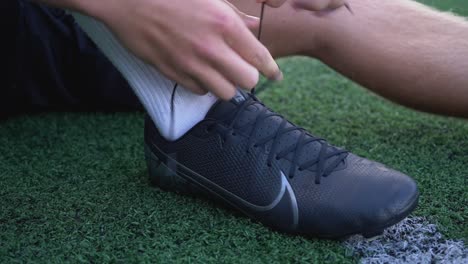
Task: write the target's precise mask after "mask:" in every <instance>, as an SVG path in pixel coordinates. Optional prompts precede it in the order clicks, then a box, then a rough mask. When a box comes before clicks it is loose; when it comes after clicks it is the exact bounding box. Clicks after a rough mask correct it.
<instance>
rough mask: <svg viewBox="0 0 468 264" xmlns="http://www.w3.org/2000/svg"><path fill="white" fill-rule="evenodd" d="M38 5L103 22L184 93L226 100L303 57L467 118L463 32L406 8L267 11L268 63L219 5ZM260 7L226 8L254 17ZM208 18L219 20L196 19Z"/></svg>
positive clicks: (300, 2) (63, 0)
mask: <svg viewBox="0 0 468 264" xmlns="http://www.w3.org/2000/svg"><path fill="white" fill-rule="evenodd" d="M42 1H43V2H46V3H49V4H54V5H58V6H61V7H67V8H72V9H76V10H79V11H82V12H83V13H86V14H88V15H91V16H94V17H96V18H98V19H100V20H102V21H104V22H105V23H106V24H107V25H108V26H109V27H110V28H111V29H112V30H113V31H114V33H116V35H117V36H119V37H120V39H121V40H122V41H123V43H124V44H125V45H127V47H129V48H130V49H131V50H132V51H133V52H134V53H135V54H136V55H137V56H140V57H141V58H142V59H144V60H146V61H147V62H149V63H151V64H153V65H154V66H155V67H156V68H158V69H159V70H161V71H162V72H163V73H164V74H166V75H167V76H168V77H170V78H172V79H174V80H175V81H177V82H179V83H181V84H183V85H184V86H185V87H187V88H189V89H191V90H192V91H194V92H198V93H204V92H206V91H211V92H213V93H215V94H216V95H218V96H219V97H221V98H223V99H229V98H230V97H231V96H232V95H233V93H234V87H235V86H236V85H238V86H241V87H243V88H250V87H253V85H252V84H254V83H255V82H256V81H257V80H258V75H256V74H257V73H256V72H257V70H258V71H260V72H262V73H263V74H265V75H266V76H267V77H269V78H271V79H276V80H278V79H281V73H280V71H279V69H278V68H277V67H276V64H275V63H274V61H273V60H272V56H271V55H270V53H271V54H272V55H273V57H276V58H278V57H284V56H289V55H306V56H311V57H315V58H318V59H320V60H322V61H323V62H325V63H326V64H328V65H330V66H331V67H332V68H334V69H336V70H337V71H338V72H340V73H342V74H343V75H345V76H347V77H348V78H350V79H352V80H354V81H356V82H357V83H359V84H361V85H363V86H364V87H367V88H369V89H371V90H372V91H374V92H376V93H378V94H380V95H382V96H384V97H386V98H389V99H390V100H393V101H395V102H397V103H400V104H403V105H406V106H409V107H412V108H415V109H418V110H422V111H427V112H433V113H438V114H445V115H453V116H460V117H468V73H467V71H468V70H467V69H468V36H467V35H468V22H467V21H466V20H464V19H462V18H459V17H456V16H454V15H450V14H444V13H441V12H437V11H434V10H431V9H430V8H428V7H425V6H423V5H421V4H418V3H416V2H414V1H411V0H349V5H350V6H351V7H352V10H353V12H354V15H352V14H350V12H348V11H347V10H346V9H345V8H343V6H344V5H345V2H344V1H343V0H290V1H289V4H284V1H285V0H274V1H273V0H270V1H267V3H268V4H269V5H271V6H274V7H279V6H281V7H279V8H276V9H270V8H269V9H268V10H267V12H266V16H265V21H264V29H263V30H264V31H263V38H262V42H263V43H264V44H265V45H266V47H267V48H268V50H269V51H270V53H268V52H267V50H266V49H265V48H264V47H263V46H262V45H261V44H260V43H259V42H258V41H256V40H255V39H253V36H252V35H251V34H250V35H249V33H247V31H246V29H247V27H249V28H251V29H254V28H255V27H256V26H258V21H255V18H253V17H247V16H244V15H243V14H242V13H241V12H238V11H235V10H233V9H232V7H229V8H226V7H228V6H229V5H226V3H225V2H223V1H212V0H193V1H182V0H174V1H163V0H141V1H137V2H133V1H126V0H102V1H94V0H42ZM263 1H265V0H257V3H256V2H255V1H254V0H232V1H230V2H231V3H232V4H233V5H234V6H236V7H237V8H238V9H240V10H241V11H243V12H245V13H247V14H249V15H252V16H258V14H259V12H260V5H259V4H258V2H263ZM129 3H130V4H129ZM135 3H137V4H135ZM188 3H190V4H191V5H190V6H187V5H188ZM214 3H216V4H214ZM221 4H223V5H221ZM109 7H113V8H109ZM330 9H336V10H333V11H332V12H330V11H326V10H330ZM161 10H164V12H158V11H161ZM193 10H197V12H193ZM299 10H302V11H299ZM311 10H321V11H322V12H319V13H313V12H310V11H311ZM186 11H188V12H186ZM152 14H158V15H157V16H156V15H152ZM198 14H203V15H198ZM207 14H210V15H207ZM213 17H218V18H222V19H214V20H213V19H211V20H209V21H207V19H206V18H213ZM181 21H182V22H181ZM184 21H185V22H184ZM249 21H250V22H249ZM177 23H179V24H177ZM180 23H182V24H183V25H187V27H181V26H180ZM173 25H178V26H176V27H174V26H173ZM161 28H162V29H164V30H160V29H161ZM219 29H221V30H219ZM168 33H169V34H168ZM161 35H162V36H163V37H161ZM200 36H203V45H200V44H199V43H200ZM206 36H208V37H206ZM234 40H235V41H234ZM239 40H240V41H239ZM168 43H169V44H168ZM194 47H195V49H194ZM196 47H198V48H196ZM161 50H162V51H164V52H160V51H161ZM193 50H195V52H192V51H193ZM155 51H158V52H155ZM160 54H164V56H161V55H160Z"/></svg>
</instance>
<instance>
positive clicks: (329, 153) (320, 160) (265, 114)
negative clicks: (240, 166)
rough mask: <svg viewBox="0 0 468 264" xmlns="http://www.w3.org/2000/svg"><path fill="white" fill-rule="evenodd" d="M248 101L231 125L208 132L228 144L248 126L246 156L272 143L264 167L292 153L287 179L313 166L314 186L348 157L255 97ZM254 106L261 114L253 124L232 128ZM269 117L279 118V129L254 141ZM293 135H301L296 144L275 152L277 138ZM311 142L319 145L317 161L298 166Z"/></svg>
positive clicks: (278, 139)
mask: <svg viewBox="0 0 468 264" xmlns="http://www.w3.org/2000/svg"><path fill="white" fill-rule="evenodd" d="M249 97H250V98H249V99H247V100H246V101H245V102H244V103H243V104H242V105H240V106H239V109H238V111H237V113H236V114H235V116H234V118H233V119H232V121H231V122H230V123H229V125H228V126H227V127H226V126H224V125H221V124H220V123H219V122H220V121H219V122H216V123H213V124H212V125H211V126H210V128H209V129H208V130H209V131H211V130H213V128H214V129H216V130H217V132H218V133H220V135H221V136H222V137H223V139H224V141H225V142H226V141H228V138H229V137H230V136H231V137H235V136H237V133H236V130H242V129H243V128H244V127H246V126H249V125H252V126H253V128H252V130H251V131H250V134H249V135H247V138H248V143H247V152H249V149H251V148H252V147H254V148H258V147H261V146H264V145H266V144H268V143H269V142H272V143H271V149H270V152H269V156H268V159H267V166H269V167H271V166H273V160H274V159H276V160H280V159H282V158H285V157H286V156H288V155H289V154H290V153H293V158H292V159H291V160H290V162H291V167H290V171H289V175H288V176H289V177H290V178H293V177H294V176H295V174H296V171H304V170H310V169H311V168H312V167H313V166H315V165H317V168H316V170H310V171H314V172H315V183H316V184H320V180H321V178H322V177H327V176H328V175H329V174H331V173H332V172H333V171H334V170H335V169H336V168H337V167H338V166H339V165H340V163H341V162H343V161H344V159H345V158H346V157H347V156H348V151H346V150H342V149H337V148H335V147H332V146H330V145H329V144H328V143H327V142H326V141H325V140H324V139H322V138H318V137H315V136H312V135H311V134H309V133H308V132H307V131H306V130H305V129H303V128H301V127H297V126H295V125H293V124H291V123H289V122H288V121H287V120H286V119H285V118H284V117H283V116H281V115H279V114H277V113H275V112H272V111H268V110H269V109H268V108H267V107H266V106H265V105H263V103H261V102H260V101H259V100H258V99H257V98H256V97H255V95H253V94H251V95H250V96H249ZM258 104H260V105H261V110H260V113H259V114H258V115H257V117H256V118H255V120H254V121H253V122H249V123H247V124H245V125H242V126H239V127H236V124H237V123H238V121H239V119H240V118H241V116H242V113H243V112H244V111H246V109H247V108H248V107H249V106H251V105H258ZM272 117H279V118H281V119H282V121H281V124H280V126H279V127H278V128H277V129H276V131H275V132H274V133H272V134H271V135H269V136H267V137H264V138H261V139H255V137H254V136H253V135H255V133H256V131H257V130H258V129H259V128H261V127H262V123H263V122H264V121H265V120H267V119H268V118H272ZM287 124H291V125H292V126H291V127H286V125H287ZM293 131H299V132H300V133H301V134H300V136H299V138H298V140H297V142H296V143H295V144H293V145H291V146H290V147H287V148H285V149H283V150H281V151H280V150H279V149H278V148H279V142H280V139H281V137H283V136H285V135H286V134H288V133H289V132H293ZM314 142H317V143H319V144H320V145H321V146H320V152H319V154H318V156H317V158H315V159H311V160H307V161H305V162H302V163H299V161H298V160H299V157H300V155H301V154H302V153H303V149H304V146H306V145H307V144H311V143H314ZM333 157H335V160H334V161H332V162H331V163H330V164H328V165H327V166H325V165H326V162H327V161H328V160H329V159H330V158H333Z"/></svg>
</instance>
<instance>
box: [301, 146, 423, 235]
mask: <svg viewBox="0 0 468 264" xmlns="http://www.w3.org/2000/svg"><path fill="white" fill-rule="evenodd" d="M353 156H354V155H353ZM334 174H335V175H334ZM321 185H323V186H320V188H322V187H323V188H327V189H328V191H327V192H326V194H325V196H323V197H322V198H323V199H322V201H321V202H319V203H318V204H316V207H315V208H314V209H312V210H309V214H307V213H306V214H305V215H304V218H303V221H302V224H303V225H302V226H303V227H304V228H305V229H308V230H309V232H311V233H313V234H318V235H320V236H324V237H340V236H345V235H349V234H356V233H361V234H365V233H369V232H376V231H380V230H383V229H384V228H386V227H388V226H391V225H393V224H396V223H398V222H399V221H401V220H402V219H403V218H404V217H406V216H407V215H408V214H409V213H410V212H411V211H412V210H413V209H414V207H415V206H416V204H417V201H418V197H419V192H418V188H417V185H416V183H415V182H414V180H413V179H411V178H410V177H409V176H407V175H405V174H403V173H400V172H398V171H395V170H392V169H389V168H387V167H385V166H384V165H382V164H380V163H377V162H372V161H369V160H366V159H362V158H359V157H357V156H354V157H351V158H350V160H349V162H348V167H347V168H346V169H345V170H342V171H337V172H335V173H333V174H331V175H329V176H328V177H327V179H325V180H324V181H323V184H321ZM306 211H307V210H306ZM311 212H312V213H311ZM304 225H307V227H305V226H304Z"/></svg>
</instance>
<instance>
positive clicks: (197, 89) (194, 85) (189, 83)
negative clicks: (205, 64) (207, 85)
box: [178, 77, 208, 95]
mask: <svg viewBox="0 0 468 264" xmlns="http://www.w3.org/2000/svg"><path fill="white" fill-rule="evenodd" d="M178 83H179V84H180V85H181V86H182V87H184V88H185V89H187V90H189V91H191V92H192V93H194V94H198V95H205V94H207V93H208V90H206V89H204V88H203V86H202V85H200V84H199V83H198V81H196V80H193V79H190V78H188V77H187V78H182V79H181V80H180V82H178Z"/></svg>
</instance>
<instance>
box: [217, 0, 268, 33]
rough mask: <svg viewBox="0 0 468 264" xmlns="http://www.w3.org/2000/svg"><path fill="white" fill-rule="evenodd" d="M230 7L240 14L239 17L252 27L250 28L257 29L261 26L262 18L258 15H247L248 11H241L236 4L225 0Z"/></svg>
mask: <svg viewBox="0 0 468 264" xmlns="http://www.w3.org/2000/svg"><path fill="white" fill-rule="evenodd" d="M224 2H225V3H226V4H227V5H228V6H229V7H231V8H232V10H234V11H235V12H236V13H237V15H239V17H240V18H241V19H242V20H243V21H244V24H245V25H246V26H247V27H248V28H249V29H250V30H255V29H257V28H258V27H259V26H260V18H258V17H256V16H250V15H247V14H246V13H244V12H242V11H240V10H239V9H238V8H237V7H236V6H234V5H233V4H231V3H230V2H228V1H226V0H225V1H224Z"/></svg>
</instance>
